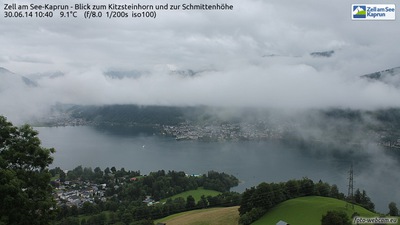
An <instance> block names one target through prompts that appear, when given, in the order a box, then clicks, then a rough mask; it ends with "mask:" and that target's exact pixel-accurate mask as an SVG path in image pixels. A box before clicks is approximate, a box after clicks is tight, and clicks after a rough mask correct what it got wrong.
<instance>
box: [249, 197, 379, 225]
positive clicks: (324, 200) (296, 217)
mask: <svg viewBox="0 0 400 225" xmlns="http://www.w3.org/2000/svg"><path fill="white" fill-rule="evenodd" d="M330 210H340V211H345V212H346V213H347V215H348V216H349V218H351V216H352V215H353V213H355V212H357V213H359V214H360V216H364V217H375V216H377V214H375V213H373V212H370V211H368V210H366V209H364V208H362V207H360V206H357V205H355V206H354V209H352V208H351V207H348V208H346V202H345V201H342V200H338V199H334V198H328V197H320V196H310V197H300V198H295V199H291V200H288V201H285V202H283V203H281V204H279V205H278V206H276V207H274V208H273V209H272V210H270V211H269V212H268V213H266V214H265V215H264V216H263V217H262V218H261V219H259V220H257V221H256V222H254V223H253V224H252V225H275V224H276V223H277V222H278V221H280V220H283V221H285V222H287V223H289V224H296V225H320V224H321V218H322V216H323V215H325V214H326V212H327V211H330Z"/></svg>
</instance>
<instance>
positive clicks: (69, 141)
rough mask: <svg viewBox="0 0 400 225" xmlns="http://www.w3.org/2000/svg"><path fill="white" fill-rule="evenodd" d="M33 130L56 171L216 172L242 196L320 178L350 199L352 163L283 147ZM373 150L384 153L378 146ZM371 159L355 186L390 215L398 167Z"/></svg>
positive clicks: (86, 129)
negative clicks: (228, 177) (49, 150)
mask: <svg viewBox="0 0 400 225" xmlns="http://www.w3.org/2000/svg"><path fill="white" fill-rule="evenodd" d="M35 129H37V130H38V131H39V137H40V139H41V140H42V144H43V146H45V147H54V148H55V149H56V151H57V152H56V153H55V154H54V162H53V165H52V167H56V166H59V167H61V168H63V169H73V168H75V167H76V166H79V165H82V166H84V167H92V168H95V167H97V166H99V167H100V168H101V169H105V168H106V167H112V166H115V167H117V168H121V167H124V168H125V169H126V170H140V171H141V173H142V174H147V173H149V172H151V171H157V170H161V169H163V170H166V171H168V170H177V171H185V172H186V173H188V174H202V173H206V172H207V171H209V170H216V171H219V172H225V173H228V174H232V175H234V176H236V177H238V178H239V179H240V180H241V184H240V185H239V186H238V187H235V188H234V189H233V190H234V191H238V192H241V191H243V190H245V189H246V188H249V187H252V186H255V185H257V184H259V183H260V182H263V181H265V182H281V181H287V180H289V179H301V178H302V177H308V178H311V179H313V180H314V182H318V181H319V180H320V179H321V180H322V181H324V182H328V183H330V184H336V185H338V187H339V189H340V191H341V192H343V193H345V194H347V184H348V180H347V177H348V170H349V167H350V163H351V162H350V160H343V159H340V160H339V159H333V158H332V157H326V156H321V155H320V154H319V155H318V154H316V155H314V154H305V153H304V151H302V150H300V149H297V148H295V147H289V146H287V145H284V144H282V143H277V142H256V141H248V142H199V141H176V140H175V139H174V138H170V137H162V136H157V135H131V136H129V135H117V134H114V133H109V132H107V131H105V130H103V131H102V130H97V129H94V128H92V127H86V126H80V127H38V128H35ZM372 151H380V149H379V148H378V147H376V149H373V150H372ZM368 154H369V153H368ZM371 154H372V153H371ZM381 154H382V153H381ZM371 157H372V159H374V158H373V157H376V156H375V155H373V154H372V155H368V160H367V161H366V162H365V163H362V162H363V161H362V160H361V161H360V162H356V165H359V168H362V170H357V168H358V167H357V166H355V173H354V180H355V184H354V186H355V187H356V188H360V189H361V190H362V189H365V190H366V191H367V194H368V195H369V196H370V197H371V199H372V201H373V202H374V203H375V204H376V209H377V210H378V211H381V212H384V213H386V212H387V211H388V210H387V205H388V204H389V202H391V201H396V200H399V199H400V194H399V193H398V187H399V186H400V182H399V180H400V179H398V178H399V177H398V176H399V175H398V174H397V175H396V173H392V172H391V171H393V170H394V172H396V171H399V170H398V169H399V167H398V163H397V162H395V161H394V160H392V159H391V158H390V157H387V158H383V159H379V160H378V162H375V161H374V160H372V161H371ZM390 160H392V161H390ZM379 161H381V162H380V163H379ZM376 163H377V164H376ZM369 164H370V165H369ZM378 166H379V170H378ZM382 166H383V167H382ZM385 166H386V167H385ZM382 173H383V174H382Z"/></svg>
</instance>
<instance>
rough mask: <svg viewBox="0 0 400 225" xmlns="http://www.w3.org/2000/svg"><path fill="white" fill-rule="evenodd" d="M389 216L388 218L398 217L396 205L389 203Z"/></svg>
mask: <svg viewBox="0 0 400 225" xmlns="http://www.w3.org/2000/svg"><path fill="white" fill-rule="evenodd" d="M389 215H390V216H399V209H398V208H397V206H396V203H394V202H391V203H389Z"/></svg>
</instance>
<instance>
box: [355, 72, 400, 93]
mask: <svg viewBox="0 0 400 225" xmlns="http://www.w3.org/2000/svg"><path fill="white" fill-rule="evenodd" d="M361 78H363V79H368V80H371V81H379V82H383V83H385V84H388V85H391V86H395V87H397V88H399V87H400V67H394V68H391V69H387V70H382V71H379V72H375V73H370V74H365V75H362V76H361Z"/></svg>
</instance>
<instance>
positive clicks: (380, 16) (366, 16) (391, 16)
mask: <svg viewBox="0 0 400 225" xmlns="http://www.w3.org/2000/svg"><path fill="white" fill-rule="evenodd" d="M351 18H352V19H353V20H395V19H396V6H395V5H394V4H353V5H351Z"/></svg>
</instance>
